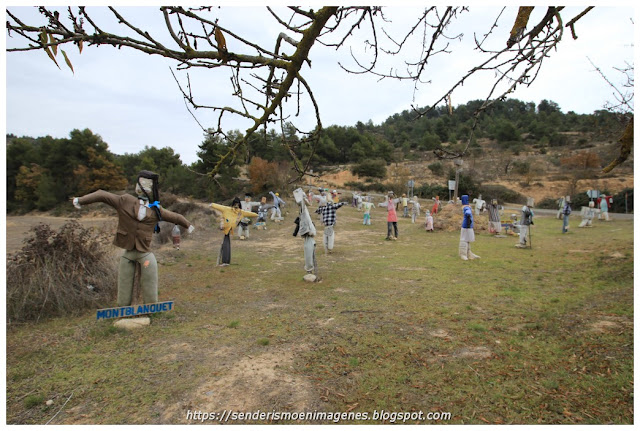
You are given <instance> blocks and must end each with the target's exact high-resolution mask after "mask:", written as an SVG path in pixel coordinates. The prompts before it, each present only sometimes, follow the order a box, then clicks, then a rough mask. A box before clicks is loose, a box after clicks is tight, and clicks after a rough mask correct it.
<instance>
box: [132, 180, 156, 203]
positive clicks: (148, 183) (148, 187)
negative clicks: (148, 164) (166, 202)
mask: <svg viewBox="0 0 640 431" xmlns="http://www.w3.org/2000/svg"><path fill="white" fill-rule="evenodd" d="M140 184H142V187H143V188H144V191H145V192H147V194H148V195H149V197H150V198H152V197H153V196H152V194H153V180H152V179H150V178H139V179H138V184H136V193H137V194H138V196H144V192H143V189H142V188H140ZM145 197H146V196H145Z"/></svg>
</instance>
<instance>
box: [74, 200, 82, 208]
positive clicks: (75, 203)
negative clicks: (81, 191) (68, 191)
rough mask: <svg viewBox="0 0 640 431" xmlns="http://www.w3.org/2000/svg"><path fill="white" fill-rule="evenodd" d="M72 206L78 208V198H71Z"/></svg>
mask: <svg viewBox="0 0 640 431" xmlns="http://www.w3.org/2000/svg"><path fill="white" fill-rule="evenodd" d="M73 206H74V207H76V208H77V209H80V208H81V207H80V204H79V203H78V198H73Z"/></svg>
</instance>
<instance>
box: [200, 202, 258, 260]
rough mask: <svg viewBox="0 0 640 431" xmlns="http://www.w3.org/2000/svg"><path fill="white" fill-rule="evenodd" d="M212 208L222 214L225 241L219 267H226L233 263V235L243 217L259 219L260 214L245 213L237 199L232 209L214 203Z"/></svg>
mask: <svg viewBox="0 0 640 431" xmlns="http://www.w3.org/2000/svg"><path fill="white" fill-rule="evenodd" d="M211 208H213V209H214V210H216V211H218V212H220V213H221V214H222V223H223V227H224V229H223V231H224V239H223V240H222V245H221V246H220V254H219V255H218V265H220V266H226V265H229V264H230V263H231V234H232V233H233V229H234V228H235V227H236V226H238V224H239V223H240V221H241V220H242V218H243V217H258V214H256V213H254V212H251V211H243V210H242V208H240V199H239V198H237V197H236V198H234V199H233V202H232V203H231V206H230V207H228V206H224V205H219V204H216V203H212V204H211Z"/></svg>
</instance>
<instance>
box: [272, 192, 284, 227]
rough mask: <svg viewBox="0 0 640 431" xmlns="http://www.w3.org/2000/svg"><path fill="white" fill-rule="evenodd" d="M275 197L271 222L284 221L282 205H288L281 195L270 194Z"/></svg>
mask: <svg viewBox="0 0 640 431" xmlns="http://www.w3.org/2000/svg"><path fill="white" fill-rule="evenodd" d="M269 194H270V195H271V196H272V197H273V210H272V211H271V220H273V221H282V211H280V205H286V203H285V201H283V200H282V199H281V198H280V193H273V192H269Z"/></svg>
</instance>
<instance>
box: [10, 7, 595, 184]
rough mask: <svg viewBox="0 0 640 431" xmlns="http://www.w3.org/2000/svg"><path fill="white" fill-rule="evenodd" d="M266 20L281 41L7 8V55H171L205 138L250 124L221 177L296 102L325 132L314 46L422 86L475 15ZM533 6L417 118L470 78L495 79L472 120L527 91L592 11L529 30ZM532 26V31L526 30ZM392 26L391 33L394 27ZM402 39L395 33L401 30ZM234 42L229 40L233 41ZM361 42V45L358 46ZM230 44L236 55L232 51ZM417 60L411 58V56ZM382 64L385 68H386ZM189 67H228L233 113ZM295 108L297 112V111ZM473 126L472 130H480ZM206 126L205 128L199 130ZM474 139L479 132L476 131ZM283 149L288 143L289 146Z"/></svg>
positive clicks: (214, 24) (203, 26)
mask: <svg viewBox="0 0 640 431" xmlns="http://www.w3.org/2000/svg"><path fill="white" fill-rule="evenodd" d="M267 9H268V11H269V13H270V16H272V17H273V19H274V20H276V22H277V23H278V24H279V25H280V26H281V29H282V31H281V32H280V34H279V35H278V36H277V38H276V39H275V40H270V41H267V42H265V43H262V42H260V43H258V42H257V41H255V40H250V39H249V38H246V37H244V36H243V34H242V33H241V31H242V30H243V29H241V28H227V27H225V23H224V22H222V21H221V20H220V19H219V18H217V16H218V15H219V14H218V8H215V7H198V8H185V7H179V6H178V7H173V6H163V7H160V8H159V10H158V13H159V14H161V15H162V17H163V19H164V23H165V26H166V27H165V28H164V29H163V31H165V30H166V32H164V34H161V35H157V34H150V33H149V32H148V31H147V30H145V29H144V28H139V27H136V26H135V25H134V24H132V22H130V21H129V20H128V19H127V17H126V16H124V15H123V14H124V12H121V11H119V10H117V9H116V8H114V7H109V11H110V13H111V14H112V15H113V17H115V19H116V21H117V23H118V25H116V26H113V25H111V27H114V28H108V29H107V28H103V25H106V24H103V22H100V18H99V17H102V18H104V14H99V13H97V12H96V11H95V9H92V10H89V9H88V8H85V7H68V8H66V9H62V8H49V7H39V8H38V10H39V12H40V14H41V16H42V17H44V21H43V23H41V24H40V25H29V24H28V23H25V22H23V21H22V20H21V19H20V17H19V16H17V13H14V12H13V11H11V10H7V15H8V21H7V32H8V34H9V36H18V37H21V38H22V39H23V40H24V42H25V43H24V46H22V47H19V48H11V49H8V51H13V52H15V51H30V50H44V51H45V52H46V53H47V55H48V56H49V57H50V58H51V59H52V60H53V61H55V62H56V64H58V63H57V61H56V58H58V57H57V52H58V49H60V50H61V51H62V54H63V57H64V60H65V62H66V63H67V65H68V66H69V67H70V68H72V67H73V66H72V65H71V62H70V61H69V58H68V56H67V54H66V52H65V51H64V50H63V48H64V47H67V49H68V47H69V46H73V45H75V46H76V49H78V50H79V52H82V49H83V48H84V47H86V46H101V45H112V46H115V47H118V48H130V49H134V50H137V51H140V52H142V53H146V54H149V55H158V56H162V57H166V58H169V59H173V60H175V62H176V65H177V66H176V71H179V72H180V74H179V76H180V79H179V78H178V76H176V75H175V74H174V76H175V77H176V82H177V83H178V86H179V88H180V91H181V92H182V94H183V96H184V99H185V102H186V103H187V106H188V107H190V108H192V109H202V108H206V109H210V110H213V111H214V112H216V113H217V118H218V122H217V125H216V127H213V128H207V129H206V130H207V131H208V132H209V133H215V134H223V135H224V133H225V132H224V131H223V129H222V125H223V117H225V116H228V115H233V116H239V117H243V118H245V119H247V120H248V121H249V124H250V126H249V127H248V128H247V129H246V130H245V131H244V134H243V136H242V137H241V138H239V139H236V140H235V141H232V145H230V146H229V152H228V153H227V154H226V155H224V156H223V157H222V158H221V159H220V160H219V161H218V164H217V166H216V167H215V168H214V169H213V171H212V172H211V173H210V174H211V175H215V174H216V173H217V171H218V169H219V168H220V166H222V164H223V163H225V161H227V160H229V159H231V158H233V157H236V155H237V154H236V153H237V152H238V151H240V150H241V149H242V148H243V143H244V141H245V140H246V139H247V138H248V137H249V136H250V135H252V134H253V133H254V132H256V131H258V130H259V129H261V128H264V129H265V131H266V127H267V126H268V125H269V124H272V123H280V124H284V122H285V121H287V122H289V121H290V118H289V117H290V115H288V114H286V112H289V111H287V110H286V109H285V107H288V106H289V105H294V106H295V109H294V110H293V111H295V112H299V111H300V110H301V109H308V106H312V108H313V110H314V111H315V117H316V125H315V127H314V128H313V130H307V131H302V130H298V129H296V130H297V132H298V133H300V134H301V135H302V136H303V138H304V139H303V141H306V142H310V143H311V144H312V145H313V142H314V141H315V140H316V139H317V138H318V132H319V131H320V130H321V129H322V122H321V118H320V114H319V107H318V104H317V103H316V99H315V97H314V93H313V89H312V88H311V87H310V86H309V84H308V83H307V81H306V80H305V78H304V75H305V71H306V70H307V69H305V65H307V66H310V65H311V60H312V55H310V51H311V49H312V47H313V45H314V44H315V43H319V44H324V45H326V46H329V47H334V48H335V49H341V48H342V49H347V48H348V49H351V54H352V59H353V62H352V63H353V64H352V65H350V66H347V65H343V64H340V66H341V67H342V68H343V69H344V70H345V71H346V73H356V74H364V73H367V74H374V75H376V76H378V77H379V78H380V79H398V80H411V81H413V82H415V86H416V88H417V86H418V85H421V84H424V83H427V82H429V80H428V79H427V77H428V73H429V72H428V71H429V66H430V64H431V63H432V60H433V58H434V57H435V56H441V55H444V54H449V53H451V52H452V51H451V49H450V43H451V41H453V40H455V39H459V38H461V37H462V35H461V34H449V28H450V26H451V23H452V22H453V21H455V20H456V19H458V18H459V17H460V16H461V15H464V14H468V13H471V12H470V11H469V9H468V8H466V7H427V8H425V9H424V11H423V12H422V13H421V14H420V16H417V17H416V19H415V23H414V25H413V26H411V27H410V28H403V29H400V32H399V31H398V29H397V28H395V29H394V28H393V23H392V22H391V21H390V20H388V19H387V17H386V16H385V10H384V9H383V8H381V7H374V6H343V7H323V8H320V9H318V10H313V9H302V8H299V7H289V8H280V9H278V10H275V9H272V8H267ZM531 9H533V8H532V7H520V8H519V12H518V16H517V18H516V20H515V22H514V24H513V28H512V30H511V32H510V33H509V34H508V35H507V34H505V35H504V45H503V48H502V49H498V50H495V49H494V50H490V49H488V48H485V45H486V43H485V42H486V40H487V38H488V37H489V36H490V35H491V34H492V32H493V31H494V30H495V29H496V28H497V22H498V20H499V19H500V17H501V16H502V13H503V12H504V9H503V11H502V12H501V13H500V14H499V16H498V17H496V21H495V22H494V24H493V25H492V26H491V28H488V29H487V32H486V33H485V34H483V35H478V34H476V35H474V40H475V45H476V49H477V50H478V51H479V52H481V53H482V54H484V58H485V60H484V61H483V62H482V63H481V64H478V65H477V66H476V67H473V68H472V69H471V70H469V71H468V72H467V73H465V74H464V75H463V76H462V77H461V78H460V80H459V81H458V82H457V83H456V84H455V85H453V86H452V87H451V88H449V89H446V90H445V91H444V92H443V94H442V97H441V98H439V99H438V100H436V101H435V102H434V103H433V104H432V105H431V106H429V107H427V108H426V109H419V108H418V107H414V108H413V109H414V110H415V113H416V116H422V115H425V114H426V113H427V112H428V111H430V110H432V109H434V108H435V107H436V106H438V105H439V104H442V103H444V104H448V105H449V107H450V109H451V95H452V94H453V93H454V92H455V91H456V90H457V89H458V88H459V87H461V86H462V85H463V84H464V83H465V81H466V80H467V79H469V78H470V77H471V76H472V75H475V74H480V73H491V74H492V75H493V76H494V79H493V81H492V83H491V85H490V86H489V87H488V88H487V97H486V99H485V101H484V103H483V104H482V106H481V107H480V108H479V109H478V111H477V112H476V119H477V116H479V115H480V114H481V113H482V112H483V111H484V110H486V109H487V108H488V107H490V106H491V104H493V103H494V102H495V101H497V100H501V99H504V98H505V97H506V96H507V95H508V94H510V93H512V92H513V91H515V90H516V88H517V87H518V86H521V85H524V86H529V85H531V84H532V83H533V82H534V80H535V79H536V77H537V75H538V73H539V71H540V68H541V66H542V64H543V62H544V60H545V59H546V58H547V57H549V56H550V55H552V53H553V51H554V49H555V48H556V46H557V44H558V43H560V42H561V41H562V39H563V38H564V36H565V35H564V33H565V31H566V30H567V29H569V30H570V31H571V34H572V36H573V37H574V38H576V37H577V34H576V30H575V24H576V22H577V21H578V20H579V19H580V18H581V17H582V16H583V15H584V14H585V13H587V12H588V11H589V10H591V7H589V8H586V9H585V10H584V11H583V12H582V13H580V14H578V15H577V16H572V17H569V19H568V20H565V19H564V18H565V17H563V16H562V13H563V7H548V8H547V10H546V13H545V14H544V17H543V18H542V19H541V20H540V21H539V22H537V23H533V24H531V25H529V24H530V23H529V22H528V21H529V16H530V14H531ZM527 28H531V29H530V30H528V31H527V30H526V29H527ZM392 30H393V31H392ZM398 33H400V34H401V36H400V37H398V36H397V34H398ZM356 34H358V35H359V37H360V38H362V37H363V35H365V36H364V37H366V40H365V42H364V45H365V46H364V48H365V50H364V51H365V54H362V52H361V51H362V49H361V48H363V47H362V46H357V47H356V48H360V49H354V46H353V43H354V42H353V41H354V37H355V35H356ZM412 40H413V41H415V40H418V41H419V44H420V45H421V47H422V48H421V49H420V50H418V52H417V51H416V50H415V49H414V48H413V47H410V41H412ZM231 41H233V43H230V42H231ZM360 43H362V42H360ZM230 46H233V47H234V49H233V50H231V49H230V48H229V47H230ZM389 57H392V58H393V59H394V63H393V64H394V65H395V66H394V67H391V68H388V67H387V66H383V62H382V61H381V59H382V58H386V59H388V58H389ZM412 58H413V59H412ZM382 67H387V68H386V69H385V70H382ZM193 68H209V69H216V68H224V69H227V70H228V72H229V74H230V82H231V83H230V85H231V86H232V88H233V94H234V95H235V97H237V99H238V100H239V101H240V104H239V105H238V106H241V108H237V107H230V106H210V105H206V104H202V103H201V102H199V101H198V100H197V98H196V96H195V94H194V93H193V92H192V89H191V82H190V79H189V73H188V71H189V70H190V69H193ZM293 111H292V112H293ZM474 128H475V126H474ZM203 129H204V128H203ZM472 133H473V132H472ZM470 142H471V136H470V137H469V140H468V142H467V145H466V147H465V148H464V149H463V150H462V151H461V152H450V151H447V150H445V149H438V150H436V154H437V155H438V156H439V157H441V158H458V157H461V156H463V155H464V154H465V153H466V151H467V148H468V146H469V143H470ZM285 145H287V144H286V143H285ZM289 152H290V154H291V157H292V159H293V161H294V167H295V169H296V170H297V172H298V174H299V175H300V176H302V175H304V174H305V172H306V171H307V167H308V163H309V160H307V161H306V162H305V161H302V160H298V158H297V156H296V153H295V152H294V148H289Z"/></svg>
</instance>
